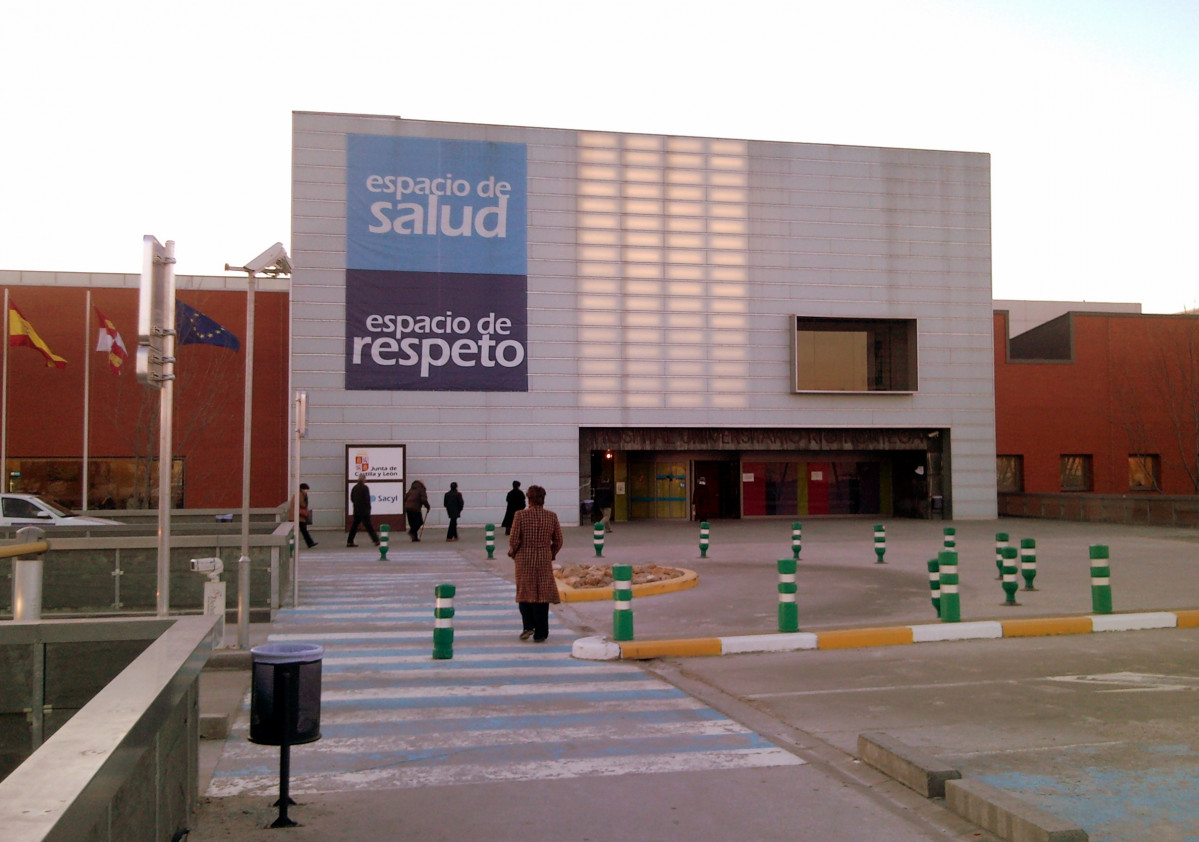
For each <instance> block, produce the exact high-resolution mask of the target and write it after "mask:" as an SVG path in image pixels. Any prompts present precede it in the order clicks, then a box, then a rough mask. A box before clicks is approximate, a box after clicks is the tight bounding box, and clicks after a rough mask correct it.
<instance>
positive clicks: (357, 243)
mask: <svg viewBox="0 0 1199 842" xmlns="http://www.w3.org/2000/svg"><path fill="white" fill-rule="evenodd" d="M527 157H528V155H527V151H526V148H525V145H524V144H523V143H494V142H490V141H468V140H448V139H437V138H423V137H392V136H387V135H349V136H347V138H346V325H345V331H346V335H345V386H346V388H347V389H370V390H384V391H418V390H419V391H454V392H527V391H528V388H529V386H528V363H527V356H528V354H527V348H528V257H527V251H528V232H527V226H528V207H527V206H528V183H527V182H528V179H527V174H526V171H527Z"/></svg>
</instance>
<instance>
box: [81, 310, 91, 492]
mask: <svg viewBox="0 0 1199 842" xmlns="http://www.w3.org/2000/svg"><path fill="white" fill-rule="evenodd" d="M91 314H92V291H91V290H90V289H89V290H88V291H87V295H86V296H84V304H83V475H82V480H81V485H82V486H83V488H82V489H81V493H80V499H81V500H82V501H83V505H82V509H83V511H85V512H86V511H87V457H88V438H89V437H90V436H89V427H90V426H91V420H92V402H91V393H92V352H91V343H90V342H88V339H90V338H91V331H90V329H89V328H88V325H90V324H91Z"/></svg>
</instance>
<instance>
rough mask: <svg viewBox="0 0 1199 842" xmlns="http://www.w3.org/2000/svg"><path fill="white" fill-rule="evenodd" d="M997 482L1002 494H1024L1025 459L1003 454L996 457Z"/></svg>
mask: <svg viewBox="0 0 1199 842" xmlns="http://www.w3.org/2000/svg"><path fill="white" fill-rule="evenodd" d="M995 481H996V485H997V487H998V490H999V493H1000V494H1021V493H1023V492H1024V457H1023V456H1021V455H1019V454H1001V455H999V456H996V457H995Z"/></svg>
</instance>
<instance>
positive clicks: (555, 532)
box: [508, 485, 562, 643]
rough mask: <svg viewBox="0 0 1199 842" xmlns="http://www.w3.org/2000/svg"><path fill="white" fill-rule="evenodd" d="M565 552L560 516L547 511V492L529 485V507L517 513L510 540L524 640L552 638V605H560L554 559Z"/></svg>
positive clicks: (536, 486)
mask: <svg viewBox="0 0 1199 842" xmlns="http://www.w3.org/2000/svg"><path fill="white" fill-rule="evenodd" d="M561 549H562V526H561V524H559V523H558V516H557V515H556V514H554V513H553V512H551V511H549V510H548V509H546V508H545V489H544V488H542V487H541V486H540V485H530V486H529V508H527V509H523V510H521V511H519V512H517V513H516V514H515V515H514V516H513V519H512V532H511V534H510V535H509V537H508V555H509V557H510V558H512V560H513V561H515V562H516V601H517V603H518V604H519V606H520V619H521V625H522V630H521V633H520V639H521V640H528V639H529V638H530V637H531V638H533V642H534V643H541V642H542V641H544V640H545V639H546V638H547V637H549V636H550V603H558V602H561V601H562V598H561V597H560V596H559V595H558V582H557V580H556V579H555V578H554V560H555V559H556V558H557V557H558V551H559V550H561Z"/></svg>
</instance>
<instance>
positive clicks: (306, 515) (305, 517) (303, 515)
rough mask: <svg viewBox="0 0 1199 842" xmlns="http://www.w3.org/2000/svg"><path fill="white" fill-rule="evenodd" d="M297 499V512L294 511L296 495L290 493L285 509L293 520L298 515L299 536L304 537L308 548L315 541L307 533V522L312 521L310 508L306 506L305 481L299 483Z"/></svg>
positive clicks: (306, 489)
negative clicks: (298, 503) (298, 508)
mask: <svg viewBox="0 0 1199 842" xmlns="http://www.w3.org/2000/svg"><path fill="white" fill-rule="evenodd" d="M299 499H300V510H299V512H297V511H296V495H292V498H291V499H290V500H288V501H287V511H288V513H289V514H290V516H291V519H292V520H293V521H294V520H296V519H297V516H298V517H299V523H300V537H301V538H303V539H304V543H305V544H306V545H307V546H308V549H312V548H313V547H315V546H316V541H313V540H312V536H311V535H309V534H308V524H310V523H312V510H311V509H310V508H308V483H306V482H302V483H300V493H299Z"/></svg>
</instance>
